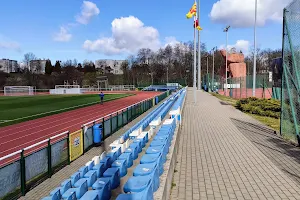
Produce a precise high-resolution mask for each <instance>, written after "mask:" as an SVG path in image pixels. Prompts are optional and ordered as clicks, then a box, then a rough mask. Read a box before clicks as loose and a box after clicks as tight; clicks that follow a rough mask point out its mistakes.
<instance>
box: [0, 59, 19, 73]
mask: <svg viewBox="0 0 300 200" xmlns="http://www.w3.org/2000/svg"><path fill="white" fill-rule="evenodd" d="M18 67H19V66H18V62H17V61H16V60H9V59H0V71H2V72H5V73H11V72H16V71H17V70H18Z"/></svg>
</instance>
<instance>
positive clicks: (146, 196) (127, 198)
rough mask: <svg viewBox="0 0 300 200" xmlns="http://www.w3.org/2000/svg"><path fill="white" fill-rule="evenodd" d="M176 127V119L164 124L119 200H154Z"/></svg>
mask: <svg viewBox="0 0 300 200" xmlns="http://www.w3.org/2000/svg"><path fill="white" fill-rule="evenodd" d="M180 94H181V95H180ZM178 96H179V97H181V96H183V97H184V96H185V93H182V92H180V93H179V94H178ZM174 97H175V95H174ZM174 99H176V97H175V98H174ZM182 100H183V98H178V99H177V100H176V101H175V103H178V102H179V101H182ZM179 104H180V102H179ZM171 106H172V104H171V103H170V105H169V108H167V107H168V105H166V107H164V108H163V109H162V110H161V111H160V112H161V114H165V115H166V112H167V111H169V110H170V107H171ZM164 109H165V110H164ZM176 125H177V124H176V120H175V119H167V120H166V121H165V122H164V124H163V125H162V126H161V128H160V129H159V130H158V132H157V134H156V136H155V137H154V139H153V140H152V142H151V143H150V146H149V147H148V149H147V150H146V154H145V155H144V156H143V157H142V158H141V161H140V164H139V165H138V166H137V167H136V168H135V169H134V171H133V176H132V177H130V178H129V179H128V181H127V182H126V184H125V185H124V188H123V191H124V193H125V194H120V195H119V196H118V197H117V200H153V194H154V192H155V191H157V189H158V188H159V183H160V180H159V177H160V175H162V174H163V172H164V167H163V165H164V163H165V162H166V157H167V154H168V152H169V147H170V145H171V142H172V139H173V135H174V132H175V128H176Z"/></svg>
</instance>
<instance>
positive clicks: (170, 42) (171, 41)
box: [165, 36, 180, 47]
mask: <svg viewBox="0 0 300 200" xmlns="http://www.w3.org/2000/svg"><path fill="white" fill-rule="evenodd" d="M176 44H180V42H179V41H177V40H176V38H175V37H173V36H170V37H166V38H165V47H166V46H167V45H171V46H172V47H174V46H175V45H176Z"/></svg>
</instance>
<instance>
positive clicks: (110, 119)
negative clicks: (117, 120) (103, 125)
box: [109, 115, 113, 135]
mask: <svg viewBox="0 0 300 200" xmlns="http://www.w3.org/2000/svg"><path fill="white" fill-rule="evenodd" d="M109 121H110V133H109V135H111V134H112V132H113V131H112V115H110V117H109Z"/></svg>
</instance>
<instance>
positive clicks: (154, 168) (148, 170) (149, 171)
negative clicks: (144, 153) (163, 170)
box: [133, 163, 159, 192]
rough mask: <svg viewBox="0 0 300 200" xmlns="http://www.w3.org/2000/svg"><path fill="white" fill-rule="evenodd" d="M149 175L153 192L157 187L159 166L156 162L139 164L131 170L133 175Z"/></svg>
mask: <svg viewBox="0 0 300 200" xmlns="http://www.w3.org/2000/svg"><path fill="white" fill-rule="evenodd" d="M147 175H150V176H151V179H152V180H153V192H155V191H156V190H157V189H158V188H159V166H158V164H157V163H149V164H139V165H137V166H136V168H135V169H134V171H133V176H147Z"/></svg>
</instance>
